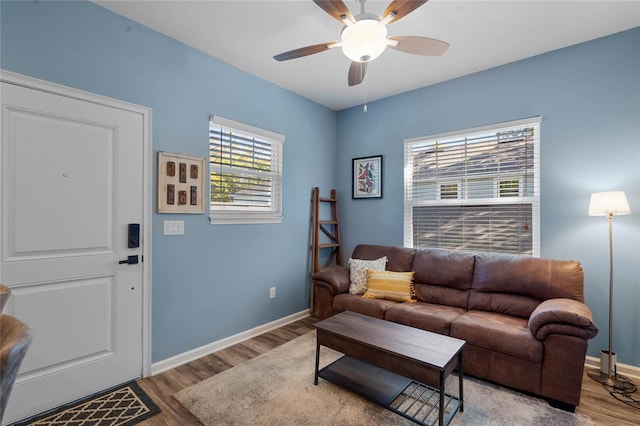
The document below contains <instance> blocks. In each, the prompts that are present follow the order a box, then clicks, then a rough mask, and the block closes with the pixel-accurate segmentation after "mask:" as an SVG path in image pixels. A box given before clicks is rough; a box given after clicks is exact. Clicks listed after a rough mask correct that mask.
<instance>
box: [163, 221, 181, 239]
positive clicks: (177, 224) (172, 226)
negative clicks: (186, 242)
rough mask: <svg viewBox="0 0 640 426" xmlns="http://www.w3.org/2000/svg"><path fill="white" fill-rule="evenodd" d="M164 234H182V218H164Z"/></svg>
mask: <svg viewBox="0 0 640 426" xmlns="http://www.w3.org/2000/svg"><path fill="white" fill-rule="evenodd" d="M163 234H164V235H184V220H165V221H164V222H163Z"/></svg>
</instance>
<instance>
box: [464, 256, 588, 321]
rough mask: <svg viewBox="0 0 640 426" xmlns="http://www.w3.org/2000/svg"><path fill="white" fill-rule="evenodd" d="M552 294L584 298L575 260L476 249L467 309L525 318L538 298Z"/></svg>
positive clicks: (582, 300) (547, 297)
mask: <svg viewBox="0 0 640 426" xmlns="http://www.w3.org/2000/svg"><path fill="white" fill-rule="evenodd" d="M554 298H567V299H574V300H577V301H579V302H584V272H583V270H582V267H581V265H580V262H578V261H575V260H555V259H544V258H536V257H530V256H522V255H509V254H498V253H479V254H477V255H476V264H475V269H474V274H473V283H472V287H471V293H470V295H469V309H475V310H481V311H491V312H499V313H504V314H509V315H515V316H518V317H521V318H528V317H529V316H530V315H531V312H533V310H534V309H535V308H536V307H537V306H538V305H539V304H540V302H542V301H544V300H548V299H554Z"/></svg>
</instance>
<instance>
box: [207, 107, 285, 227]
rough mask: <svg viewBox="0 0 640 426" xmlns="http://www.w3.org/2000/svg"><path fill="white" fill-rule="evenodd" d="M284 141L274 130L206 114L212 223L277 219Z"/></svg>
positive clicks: (273, 221)
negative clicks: (270, 130)
mask: <svg viewBox="0 0 640 426" xmlns="http://www.w3.org/2000/svg"><path fill="white" fill-rule="evenodd" d="M283 142H284V136H283V135H280V134H277V133H273V132H269V131H267V130H262V129H258V128H256V127H253V126H249V125H246V124H242V123H238V122H235V121H232V120H228V119H225V118H222V117H218V116H212V117H211V118H210V120H209V173H210V185H211V198H210V200H211V202H210V209H209V216H210V220H211V223H212V224H231V223H280V222H282V145H283Z"/></svg>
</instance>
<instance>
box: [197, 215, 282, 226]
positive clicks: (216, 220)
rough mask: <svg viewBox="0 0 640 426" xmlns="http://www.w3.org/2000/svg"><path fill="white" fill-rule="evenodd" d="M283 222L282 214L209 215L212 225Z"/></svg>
mask: <svg viewBox="0 0 640 426" xmlns="http://www.w3.org/2000/svg"><path fill="white" fill-rule="evenodd" d="M273 223H282V216H253V217H247V216H242V217H238V216H233V217H232V216H229V217H219V216H216V217H213V216H209V224H210V225H261V224H273Z"/></svg>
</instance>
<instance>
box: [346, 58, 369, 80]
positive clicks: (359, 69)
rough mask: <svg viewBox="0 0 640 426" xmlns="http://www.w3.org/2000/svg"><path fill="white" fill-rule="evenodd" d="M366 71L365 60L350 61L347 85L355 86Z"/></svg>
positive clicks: (362, 78)
mask: <svg viewBox="0 0 640 426" xmlns="http://www.w3.org/2000/svg"><path fill="white" fill-rule="evenodd" d="M366 72H367V63H366V62H356V61H353V62H351V66H350V67H349V86H357V85H358V84H360V83H362V80H364V74H365V73H366Z"/></svg>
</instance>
